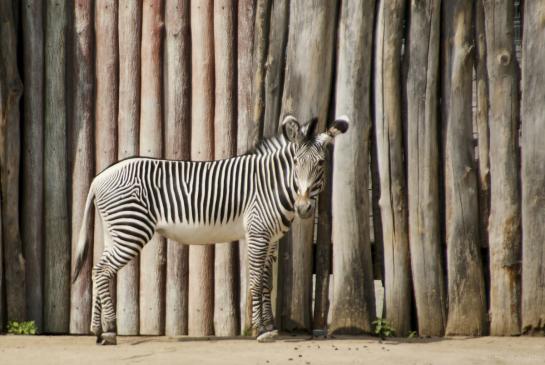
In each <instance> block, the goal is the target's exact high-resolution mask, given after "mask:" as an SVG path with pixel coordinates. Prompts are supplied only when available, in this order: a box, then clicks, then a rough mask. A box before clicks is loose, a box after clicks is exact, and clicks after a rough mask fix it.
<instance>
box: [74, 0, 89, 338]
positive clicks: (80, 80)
mask: <svg viewBox="0 0 545 365" xmlns="http://www.w3.org/2000/svg"><path fill="white" fill-rule="evenodd" d="M71 36H72V37H73V43H72V44H73V50H72V54H71V56H72V57H73V67H74V85H73V90H72V92H71V93H72V95H74V102H73V111H72V115H73V122H72V136H71V140H72V143H71V145H72V146H73V147H72V151H71V153H72V158H71V160H72V168H71V181H72V217H71V218H72V219H71V227H72V228H71V232H72V237H71V238H72V266H73V267H72V270H71V271H72V272H74V267H75V263H76V246H77V242H78V238H79V237H78V234H79V231H80V228H81V225H82V224H83V212H84V210H85V201H86V200H87V194H88V193H89V186H90V185H91V181H92V179H93V175H94V171H95V160H94V150H93V142H94V139H93V126H94V120H93V118H94V87H93V85H94V73H93V71H94V70H93V63H94V57H93V56H94V53H93V41H94V39H93V2H92V1H89V0H78V1H77V2H76V3H75V6H74V32H73V34H72V35H71ZM87 234H88V237H91V235H92V230H91V229H89V232H87ZM91 269H92V255H88V256H87V258H86V261H85V263H84V266H83V268H82V270H81V271H80V274H79V278H80V279H79V280H77V281H76V282H74V283H73V284H72V287H71V294H70V333H72V334H86V333H88V332H89V323H91V305H92V303H91V300H92V286H91Z"/></svg>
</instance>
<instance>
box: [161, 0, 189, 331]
mask: <svg viewBox="0 0 545 365" xmlns="http://www.w3.org/2000/svg"><path fill="white" fill-rule="evenodd" d="M165 6H166V8H165V31H166V39H165V42H166V44H165V59H164V62H165V69H164V77H163V79H164V80H165V95H164V99H165V102H166V109H165V131H164V132H165V133H164V141H165V158H169V159H177V160H188V159H189V158H190V144H191V140H190V138H191V133H190V130H191V113H190V109H191V74H190V71H191V57H190V54H191V53H190V52H191V44H190V38H189V37H190V34H189V31H190V20H189V1H187V0H168V1H167V2H166V5H165ZM188 256H189V248H188V246H186V245H183V244H181V243H179V242H175V241H171V240H167V278H166V303H165V305H166V310H165V312H166V313H165V334H166V335H168V336H179V335H186V334H187V304H188V302H187V300H188V275H189V272H188V269H189V267H188V265H189V263H188Z"/></svg>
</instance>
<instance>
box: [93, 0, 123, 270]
mask: <svg viewBox="0 0 545 365" xmlns="http://www.w3.org/2000/svg"><path fill="white" fill-rule="evenodd" d="M117 42H118V40H117V2H116V1H112V0H104V1H98V2H95V83H96V85H95V87H96V99H95V172H96V173H97V174H98V173H100V172H101V171H102V170H104V169H105V168H107V167H109V166H111V165H112V164H113V163H114V162H115V161H116V158H117V148H116V147H117V146H116V137H117V106H118V80H117V69H118V47H117ZM103 228H105V227H102V221H101V219H100V216H99V215H98V213H97V214H95V233H94V235H95V239H94V262H95V263H96V262H97V261H98V260H99V259H100V256H101V255H102V251H103V250H104V235H103Z"/></svg>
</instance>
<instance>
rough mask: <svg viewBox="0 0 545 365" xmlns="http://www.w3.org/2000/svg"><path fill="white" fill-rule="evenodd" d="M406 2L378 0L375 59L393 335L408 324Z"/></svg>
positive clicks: (381, 201)
mask: <svg viewBox="0 0 545 365" xmlns="http://www.w3.org/2000/svg"><path fill="white" fill-rule="evenodd" d="M404 14H405V2H404V1H403V0H396V1H384V0H382V1H380V3H379V9H378V19H377V33H376V56H375V57H376V58H375V136H376V144H377V162H378V173H379V180H380V199H379V206H380V212H381V220H382V242H383V245H384V298H385V300H384V310H385V316H384V317H385V318H386V319H387V320H388V323H389V324H390V325H392V327H393V328H395V330H396V334H397V335H400V336H406V335H407V334H408V332H409V329H410V322H411V285H410V280H409V277H410V269H411V268H410V257H409V232H408V230H409V227H408V222H407V220H408V217H407V186H406V182H405V166H404V151H403V125H402V120H401V88H400V84H401V82H400V79H401V67H400V66H401V65H400V63H401V42H402V39H403V18H404Z"/></svg>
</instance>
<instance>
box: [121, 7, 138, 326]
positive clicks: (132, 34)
mask: <svg viewBox="0 0 545 365" xmlns="http://www.w3.org/2000/svg"><path fill="white" fill-rule="evenodd" d="M118 17H119V22H118V34H119V113H118V118H117V123H118V125H117V128H118V141H117V143H118V147H117V148H118V150H117V158H118V159H119V160H122V159H125V158H128V157H131V156H136V155H138V152H139V150H138V147H139V143H138V142H139V141H138V138H139V122H140V40H141V36H142V30H141V25H142V4H141V3H140V2H139V1H132V0H122V1H120V2H119V9H118ZM139 263H140V260H139V259H138V258H134V259H133V260H131V261H130V262H129V263H127V265H126V266H125V267H123V268H122V269H121V270H119V273H118V274H117V301H116V307H117V309H116V311H117V333H118V334H120V335H137V334H138V332H139V326H140V318H139V314H140V308H139V291H140V290H139V289H140V288H139V276H140V268H139Z"/></svg>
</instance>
